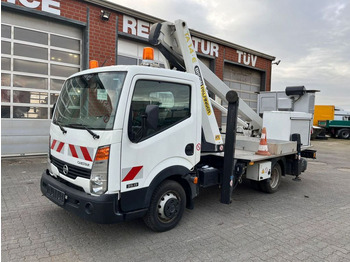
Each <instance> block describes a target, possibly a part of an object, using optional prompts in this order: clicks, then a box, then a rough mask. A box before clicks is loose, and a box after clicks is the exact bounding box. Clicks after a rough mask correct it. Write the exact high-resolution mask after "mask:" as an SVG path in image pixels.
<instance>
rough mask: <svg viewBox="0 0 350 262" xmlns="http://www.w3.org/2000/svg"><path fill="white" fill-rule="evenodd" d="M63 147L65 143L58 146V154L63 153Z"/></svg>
mask: <svg viewBox="0 0 350 262" xmlns="http://www.w3.org/2000/svg"><path fill="white" fill-rule="evenodd" d="M63 146H64V143H63V142H61V143H60V144H59V145H58V147H57V152H58V153H59V152H61V150H62V148H63Z"/></svg>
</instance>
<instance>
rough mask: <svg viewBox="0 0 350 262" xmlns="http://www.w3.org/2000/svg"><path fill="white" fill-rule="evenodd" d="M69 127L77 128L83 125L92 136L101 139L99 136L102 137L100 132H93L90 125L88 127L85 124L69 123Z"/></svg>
mask: <svg viewBox="0 0 350 262" xmlns="http://www.w3.org/2000/svg"><path fill="white" fill-rule="evenodd" d="M68 127H77V128H80V127H82V128H84V129H85V130H86V131H88V132H89V134H90V135H92V137H93V138H94V139H99V138H100V136H99V135H98V134H96V133H95V132H93V131H92V130H91V129H89V128H88V127H86V126H85V125H83V124H69V125H68Z"/></svg>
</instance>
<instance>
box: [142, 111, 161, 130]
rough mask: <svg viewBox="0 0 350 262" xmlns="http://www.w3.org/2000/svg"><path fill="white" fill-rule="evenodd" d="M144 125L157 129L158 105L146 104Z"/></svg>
mask: <svg viewBox="0 0 350 262" xmlns="http://www.w3.org/2000/svg"><path fill="white" fill-rule="evenodd" d="M145 113H146V117H147V118H146V127H147V128H150V129H154V130H155V129H157V127H158V119H159V106H157V105H147V107H146V111H145Z"/></svg>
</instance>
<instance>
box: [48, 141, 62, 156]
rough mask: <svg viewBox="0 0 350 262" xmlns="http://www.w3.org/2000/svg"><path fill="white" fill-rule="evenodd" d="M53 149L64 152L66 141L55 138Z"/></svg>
mask: <svg viewBox="0 0 350 262" xmlns="http://www.w3.org/2000/svg"><path fill="white" fill-rule="evenodd" d="M62 149H63V150H62ZM51 150H53V151H56V152H58V153H61V154H64V143H63V142H60V141H58V140H56V139H53V140H52V144H51Z"/></svg>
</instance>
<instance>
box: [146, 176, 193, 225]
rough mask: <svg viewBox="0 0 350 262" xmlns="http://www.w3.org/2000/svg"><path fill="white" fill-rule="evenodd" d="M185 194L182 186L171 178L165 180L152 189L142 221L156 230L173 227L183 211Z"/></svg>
mask: <svg viewBox="0 0 350 262" xmlns="http://www.w3.org/2000/svg"><path fill="white" fill-rule="evenodd" d="M185 205H186V194H185V191H184V189H183V188H182V186H181V185H180V184H179V183H177V182H175V181H172V180H166V181H164V182H163V183H162V184H160V185H159V186H158V188H157V189H156V190H155V191H154V193H153V195H152V199H151V203H150V206H149V209H148V211H147V214H146V216H145V217H144V219H143V220H144V221H145V223H146V225H147V226H148V227H149V228H150V229H152V230H153V231H157V232H164V231H167V230H170V229H172V228H174V227H175V226H176V225H177V224H178V223H179V221H180V220H181V217H182V215H183V213H184V210H185Z"/></svg>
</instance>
